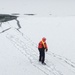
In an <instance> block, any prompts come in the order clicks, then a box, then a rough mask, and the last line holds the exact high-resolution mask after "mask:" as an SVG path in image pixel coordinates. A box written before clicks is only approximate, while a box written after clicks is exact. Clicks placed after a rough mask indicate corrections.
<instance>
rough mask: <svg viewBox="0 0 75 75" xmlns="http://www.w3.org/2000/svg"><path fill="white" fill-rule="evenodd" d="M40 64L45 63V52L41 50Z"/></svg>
mask: <svg viewBox="0 0 75 75" xmlns="http://www.w3.org/2000/svg"><path fill="white" fill-rule="evenodd" d="M41 56H42V63H44V61H45V50H44V49H43V50H42V55H41Z"/></svg>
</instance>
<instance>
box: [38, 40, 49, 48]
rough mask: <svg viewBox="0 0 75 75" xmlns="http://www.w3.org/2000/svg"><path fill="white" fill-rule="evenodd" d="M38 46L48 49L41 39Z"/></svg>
mask: <svg viewBox="0 0 75 75" xmlns="http://www.w3.org/2000/svg"><path fill="white" fill-rule="evenodd" d="M38 48H44V49H48V47H47V44H46V42H44V41H43V40H42V41H40V42H39V44H38Z"/></svg>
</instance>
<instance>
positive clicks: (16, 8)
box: [0, 0, 75, 16]
mask: <svg viewBox="0 0 75 75" xmlns="http://www.w3.org/2000/svg"><path fill="white" fill-rule="evenodd" d="M0 13H1V14H2V13H22V14H26V13H33V14H43V15H46V14H48V15H49V14H52V15H72V16H74V15H75V0H0Z"/></svg>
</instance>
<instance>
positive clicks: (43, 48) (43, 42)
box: [38, 37, 48, 65]
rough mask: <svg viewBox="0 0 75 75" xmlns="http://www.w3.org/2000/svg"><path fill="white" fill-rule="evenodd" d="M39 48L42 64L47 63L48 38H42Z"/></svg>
mask: <svg viewBox="0 0 75 75" xmlns="http://www.w3.org/2000/svg"><path fill="white" fill-rule="evenodd" d="M38 50H39V61H40V62H42V64H44V65H46V63H45V62H44V61H45V51H46V52H47V51H48V46H47V43H46V38H45V37H43V38H42V40H41V41H40V42H39V44H38Z"/></svg>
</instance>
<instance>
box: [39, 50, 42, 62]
mask: <svg viewBox="0 0 75 75" xmlns="http://www.w3.org/2000/svg"><path fill="white" fill-rule="evenodd" d="M41 55H42V52H41V49H39V61H41V60H42V56H41Z"/></svg>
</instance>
